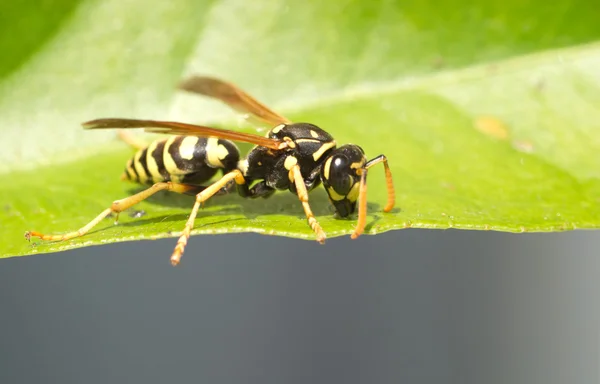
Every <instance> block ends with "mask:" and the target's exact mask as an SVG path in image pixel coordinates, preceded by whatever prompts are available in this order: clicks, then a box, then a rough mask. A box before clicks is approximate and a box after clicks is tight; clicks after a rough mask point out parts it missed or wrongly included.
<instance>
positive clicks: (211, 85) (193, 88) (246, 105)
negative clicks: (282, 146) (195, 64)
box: [179, 76, 291, 125]
mask: <svg viewBox="0 0 600 384" xmlns="http://www.w3.org/2000/svg"><path fill="white" fill-rule="evenodd" d="M179 88H181V89H183V90H186V91H188V92H193V93H199V94H201V95H204V96H208V97H213V98H215V99H218V100H221V101H222V102H224V103H225V104H227V105H229V106H230V107H231V108H233V109H234V110H236V111H238V112H241V113H249V114H251V115H253V116H255V117H256V118H258V119H259V120H261V121H264V122H266V123H268V124H271V125H279V124H290V123H291V121H290V120H288V119H287V118H285V117H283V116H281V115H279V114H278V113H275V112H273V111H272V110H271V109H269V108H268V107H267V106H266V105H264V104H262V103H261V102H260V101H258V100H256V99H255V98H253V97H252V96H250V95H249V94H247V93H246V92H244V91H242V90H241V89H240V88H238V87H236V86H235V85H233V84H231V83H228V82H225V81H223V80H219V79H215V78H212V77H205V76H193V77H190V78H189V79H187V80H184V81H183V82H182V83H181V84H179Z"/></svg>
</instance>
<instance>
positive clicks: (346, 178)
mask: <svg viewBox="0 0 600 384" xmlns="http://www.w3.org/2000/svg"><path fill="white" fill-rule="evenodd" d="M355 148H357V149H355ZM363 158H364V154H363V152H362V150H360V148H359V147H356V146H350V145H348V146H343V147H340V148H338V149H337V150H336V151H335V152H334V153H333V155H332V156H331V157H330V158H328V159H327V160H326V161H325V163H324V165H323V168H322V170H321V178H322V180H323V185H324V186H325V190H326V191H327V194H328V195H329V200H330V201H331V203H332V204H333V206H334V207H335V210H336V211H337V213H338V214H339V216H341V217H347V216H349V215H351V214H352V213H353V212H354V210H355V208H356V200H357V199H358V190H359V184H360V177H359V176H358V174H357V173H356V171H357V169H358V168H360V167H361V166H362V164H364V161H363Z"/></svg>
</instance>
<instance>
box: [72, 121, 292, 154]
mask: <svg viewBox="0 0 600 384" xmlns="http://www.w3.org/2000/svg"><path fill="white" fill-rule="evenodd" d="M82 125H83V127H84V128H85V129H109V128H144V129H145V131H147V132H153V133H166V134H171V135H184V136H199V137H218V138H221V139H228V140H234V141H242V142H245V143H251V144H256V145H260V146H261V147H266V148H270V149H276V150H277V149H284V148H286V147H287V143H286V142H284V141H280V140H276V139H270V138H267V137H263V136H259V135H253V134H251V133H243V132H236V131H229V130H226V129H218V128H211V127H205V126H203V125H195V124H185V123H177V122H172V121H156V120H137V119H120V118H108V119H96V120H91V121H88V122H86V123H83V124H82Z"/></svg>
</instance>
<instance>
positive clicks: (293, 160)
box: [283, 156, 298, 171]
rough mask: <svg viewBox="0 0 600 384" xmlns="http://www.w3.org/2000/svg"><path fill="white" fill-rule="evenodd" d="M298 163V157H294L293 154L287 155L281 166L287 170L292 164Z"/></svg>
mask: <svg viewBox="0 0 600 384" xmlns="http://www.w3.org/2000/svg"><path fill="white" fill-rule="evenodd" d="M296 164H298V159H296V158H295V157H294V156H288V157H287V158H286V159H285V161H284V162H283V166H284V167H285V169H287V170H288V171H289V170H290V169H292V167H293V166H294V165H296Z"/></svg>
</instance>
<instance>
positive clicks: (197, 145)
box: [121, 136, 240, 185]
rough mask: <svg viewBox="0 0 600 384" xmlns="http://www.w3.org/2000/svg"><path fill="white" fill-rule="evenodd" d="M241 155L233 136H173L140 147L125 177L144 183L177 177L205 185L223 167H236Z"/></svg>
mask: <svg viewBox="0 0 600 384" xmlns="http://www.w3.org/2000/svg"><path fill="white" fill-rule="evenodd" d="M239 159H240V154H239V150H238V148H237V147H236V145H235V144H234V143H233V142H231V141H229V140H223V139H218V138H203V137H195V136H172V137H170V138H169V139H167V140H157V141H154V142H153V143H151V144H150V145H149V146H148V147H147V148H144V149H141V150H139V151H138V152H137V153H136V154H135V155H134V156H133V157H132V158H131V159H129V161H128V162H127V165H126V166H125V172H124V174H123V176H122V177H121V178H122V179H125V180H130V181H133V182H136V183H140V184H154V183H160V182H164V181H173V182H176V183H184V184H191V185H201V184H203V183H206V182H207V181H209V180H210V179H211V178H212V177H213V176H214V175H215V174H216V173H217V171H218V170H219V169H222V170H224V172H229V171H231V170H233V169H235V168H236V167H237V163H238V161H239Z"/></svg>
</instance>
